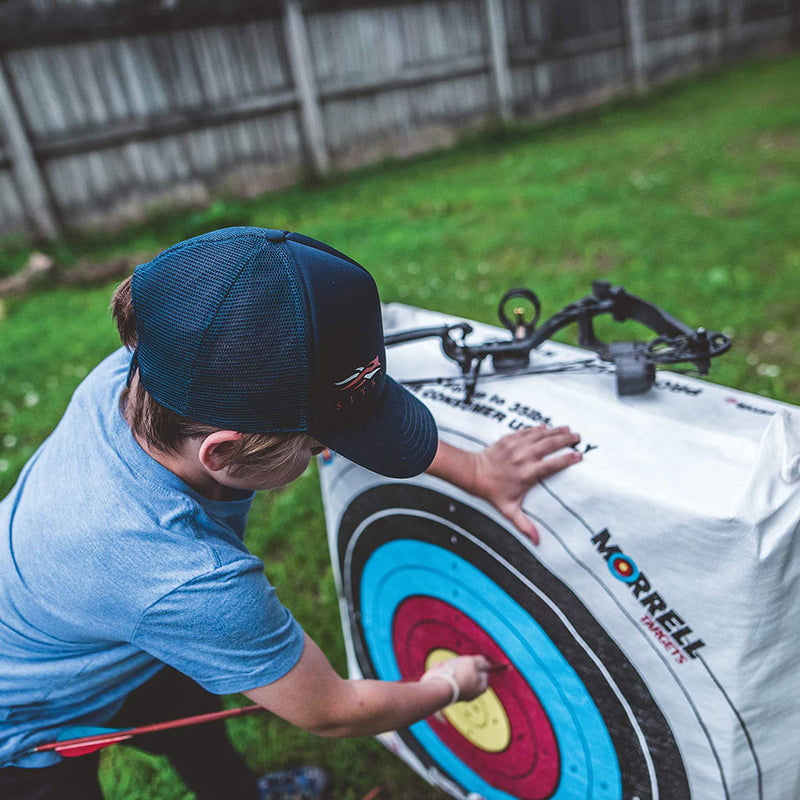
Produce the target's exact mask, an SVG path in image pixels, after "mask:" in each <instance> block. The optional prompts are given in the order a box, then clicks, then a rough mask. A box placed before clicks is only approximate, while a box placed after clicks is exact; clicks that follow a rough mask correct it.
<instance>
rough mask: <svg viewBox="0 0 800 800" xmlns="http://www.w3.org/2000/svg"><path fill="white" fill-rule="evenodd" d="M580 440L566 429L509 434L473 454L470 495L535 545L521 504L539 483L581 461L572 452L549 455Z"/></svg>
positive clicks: (533, 532) (536, 540)
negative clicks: (512, 524)
mask: <svg viewBox="0 0 800 800" xmlns="http://www.w3.org/2000/svg"><path fill="white" fill-rule="evenodd" d="M580 440H581V437H580V435H579V434H577V433H574V432H573V431H571V430H570V429H569V428H568V427H566V426H565V427H560V428H547V427H546V426H544V425H540V426H539V427H536V428H525V429H524V430H521V431H517V432H515V433H510V434H508V436H504V437H503V438H502V439H498V440H497V441H496V442H495V443H494V444H491V445H489V446H488V447H486V448H484V449H483V450H481V451H479V452H478V453H476V454H475V488H474V493H475V494H476V495H478V496H479V497H483V498H484V499H485V500H488V501H489V502H490V503H491V504H492V505H493V506H494V507H495V508H496V509H497V510H498V511H499V512H500V513H501V514H502V515H503V516H504V517H506V518H507V519H509V520H510V521H511V522H513V523H514V525H515V526H516V527H517V528H518V529H519V530H520V531H521V532H522V533H524V534H525V535H526V536H528V537H529V538H530V539H531V541H532V542H533V543H534V544H539V532H538V531H537V529H536V526H535V525H534V524H533V522H532V521H531V519H530V518H529V517H528V516H527V515H526V514H525V512H524V511H523V510H522V501H523V500H524V499H525V495H526V494H527V493H528V491H529V490H530V489H531V487H533V486H535V485H536V484H537V483H539V481H541V480H544V479H545V478H549V477H550V476H551V475H554V474H555V473H556V472H560V471H561V470H562V469H565V468H566V467H569V466H570V465H572V464H576V463H577V462H578V461H580V460H581V458H582V455H581V454H580V453H578V452H576V451H575V450H569V451H568V452H566V453H560V454H559V455H553V454H554V453H556V452H558V451H559V450H562V449H563V448H565V447H574V446H575V445H576V444H577V443H578V442H579V441H580Z"/></svg>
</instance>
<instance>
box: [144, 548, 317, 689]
mask: <svg viewBox="0 0 800 800" xmlns="http://www.w3.org/2000/svg"><path fill="white" fill-rule="evenodd" d="M303 640H304V635H303V630H302V628H301V627H300V625H299V624H298V623H297V621H296V620H295V619H294V617H293V616H292V615H291V613H290V612H289V610H288V609H286V608H285V607H284V606H283V605H281V603H280V601H279V600H278V598H277V595H276V593H275V589H274V588H273V586H272V585H271V584H270V583H269V581H268V580H267V578H266V577H265V575H264V573H263V571H262V565H261V562H260V561H258V560H257V559H255V558H252V557H251V558H245V559H242V560H241V561H237V562H234V563H228V564H224V565H223V566H220V567H218V568H216V569H213V570H211V571H209V572H207V573H205V574H203V575H200V576H197V577H195V578H193V579H192V580H190V581H187V582H186V583H183V584H181V585H180V586H179V587H177V588H176V589H174V590H173V591H171V592H169V593H168V594H166V595H164V596H163V597H161V598H160V599H159V600H157V601H156V602H155V603H153V604H152V605H151V606H150V607H149V608H147V609H146V611H145V612H144V613H143V614H142V616H141V618H140V620H139V624H138V625H137V626H136V630H135V631H134V633H133V637H132V639H131V643H132V644H134V645H135V646H136V647H139V648H141V649H142V650H145V651H146V652H148V653H150V654H151V655H152V656H154V657H155V658H157V659H159V660H160V661H163V662H164V663H165V664H169V665H170V666H172V667H174V668H175V669H177V670H179V671H180V672H183V673H184V674H186V675H188V676H189V677H190V678H192V679H193V680H195V681H197V683H199V684H200V685H201V686H202V687H203V688H205V689H207V690H208V691H209V692H213V693H214V694H228V693H232V692H242V691H245V690H247V689H254V688H256V687H257V686H263V685H265V684H267V683H272V682H273V681H275V680H277V679H278V678H280V677H282V676H283V675H285V674H286V673H287V672H288V671H289V670H290V669H292V667H294V665H295V664H296V663H297V661H298V660H299V659H300V656H301V654H302V652H303Z"/></svg>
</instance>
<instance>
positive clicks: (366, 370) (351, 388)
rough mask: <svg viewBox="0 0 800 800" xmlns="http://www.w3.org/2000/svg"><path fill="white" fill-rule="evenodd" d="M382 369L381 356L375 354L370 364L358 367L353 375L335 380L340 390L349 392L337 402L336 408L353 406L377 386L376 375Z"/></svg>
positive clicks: (335, 384)
mask: <svg viewBox="0 0 800 800" xmlns="http://www.w3.org/2000/svg"><path fill="white" fill-rule="evenodd" d="M380 371H381V359H380V356H375V358H373V359H372V361H370V362H369V364H366V365H365V366H363V367H356V368H355V369H354V370H353V372H352V374H351V375H348V376H347V377H346V378H344V379H343V380H340V381H334V384H333V385H334V386H336V387H337V388H338V389H339V391H340V392H347V396H346V397H344V398H342V399H341V400H340V401H339V402H337V403H336V410H337V411H342V410H343V409H344V408H345V407H352V406H354V405H356V404H357V403H358V401H359V400H360V399H361V398H362V397H364V396H366V395H367V389H369V388H371V387H373V386H375V376H376V375H377V374H378V373H379V372H380Z"/></svg>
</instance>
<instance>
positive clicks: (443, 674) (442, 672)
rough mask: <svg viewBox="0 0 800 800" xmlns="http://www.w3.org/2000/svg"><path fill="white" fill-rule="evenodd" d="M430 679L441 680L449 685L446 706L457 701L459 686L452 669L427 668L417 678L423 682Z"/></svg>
mask: <svg viewBox="0 0 800 800" xmlns="http://www.w3.org/2000/svg"><path fill="white" fill-rule="evenodd" d="M432 680H438V681H443V682H444V683H446V684H447V685H448V686H449V687H450V691H451V695H450V700H448V702H447V705H448V706H450V705H452V704H453V703H457V702H458V698H459V696H460V695H461V687H460V686H459V685H458V681H457V680H456V676H455V675H454V674H453V673H452V671H450V670H447V669H433V670H428V671H427V672H426V673H425V674H424V675H423V676H422V677H421V678H420V679H419V682H420V683H425V682H426V681H432Z"/></svg>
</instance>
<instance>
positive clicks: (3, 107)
mask: <svg viewBox="0 0 800 800" xmlns="http://www.w3.org/2000/svg"><path fill="white" fill-rule="evenodd" d="M0 126H2V127H3V128H4V129H5V139H6V144H7V145H8V149H9V151H10V153H11V162H12V163H11V168H12V170H13V172H14V176H15V177H16V180H17V186H18V189H19V193H20V196H21V198H22V203H23V205H24V206H25V209H26V211H27V212H28V214H29V215H30V217H31V220H32V221H33V223H34V225H35V226H36V229H37V231H38V232H39V233H40V234H42V235H43V236H46V237H47V238H48V239H54V238H55V237H56V236H58V232H59V231H58V223H57V222H56V217H55V214H54V213H53V208H52V204H51V201H50V194H49V192H48V191H47V184H46V183H45V182H44V178H43V177H42V173H41V172H40V170H39V165H38V164H37V163H36V156H35V154H34V152H33V148H32V147H31V144H30V142H29V141H28V136H27V134H26V133H25V126H24V125H23V123H22V117H21V115H20V113H19V109H18V108H17V104H16V102H14V95H13V93H12V91H11V86H10V84H9V81H8V77H7V75H6V70H5V66H4V64H3V63H2V60H0Z"/></svg>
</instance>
